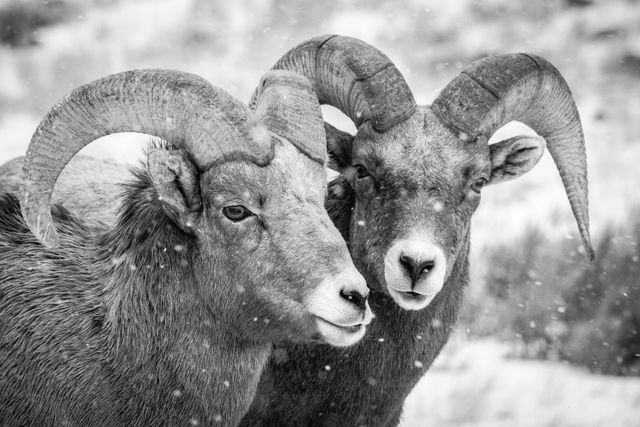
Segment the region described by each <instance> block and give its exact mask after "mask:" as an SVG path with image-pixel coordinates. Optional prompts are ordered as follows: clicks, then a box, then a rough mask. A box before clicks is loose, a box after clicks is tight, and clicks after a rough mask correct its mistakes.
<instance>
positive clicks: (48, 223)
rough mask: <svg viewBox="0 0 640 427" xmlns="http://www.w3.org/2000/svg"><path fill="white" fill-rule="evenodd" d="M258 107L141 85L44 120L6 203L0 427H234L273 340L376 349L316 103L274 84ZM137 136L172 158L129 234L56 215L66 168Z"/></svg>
mask: <svg viewBox="0 0 640 427" xmlns="http://www.w3.org/2000/svg"><path fill="white" fill-rule="evenodd" d="M257 99H258V100H257V103H256V104H255V108H254V110H253V111H250V110H249V109H248V108H247V107H246V106H244V105H243V104H241V103H240V102H238V101H237V100H235V99H234V98H232V97H231V96H230V95H228V94H227V93H226V92H224V91H222V90H221V89H218V88H216V87H213V86H211V85H210V84H209V83H208V82H206V81H205V80H203V79H201V78H199V77H197V76H194V75H191V74H188V73H181V72H175V71H159V70H143V71H131V72H125V73H121V74H116V75H113V76H109V77H106V78H104V79H101V80H97V81H95V82H93V83H90V84H88V85H85V86H82V87H80V88H78V89H76V90H74V91H73V92H72V93H71V94H70V95H68V96H67V97H65V98H64V99H63V100H62V101H61V102H60V103H59V104H58V105H56V106H55V107H54V108H53V109H52V110H51V111H50V112H49V113H48V114H47V116H46V117H45V118H44V120H43V121H42V123H41V124H40V126H39V127H38V129H37V130H36V132H35V134H34V137H33V139H32V141H31V144H30V146H29V149H28V151H27V155H26V160H25V164H24V174H25V180H24V191H23V193H22V198H21V202H20V203H18V200H17V199H16V198H15V196H13V195H11V194H4V195H2V196H0V408H2V409H1V410H0V424H1V425H109V426H116V425H126V426H133V425H141V426H142V425H144V426H148V425H187V424H189V423H190V424H192V425H197V424H200V425H212V424H215V425H227V426H231V425H236V424H237V423H238V422H239V420H240V417H241V416H242V415H243V414H244V412H245V411H246V409H247V408H248V405H249V404H250V402H251V400H252V398H253V395H254V392H255V388H256V386H257V383H258V379H259V377H260V373H261V371H262V368H263V366H264V364H265V363H266V361H267V358H268V356H269V353H270V349H271V343H272V342H277V341H282V340H288V341H298V342H304V341H317V342H325V343H329V344H333V345H349V344H353V343H354V342H356V341H357V340H358V339H360V338H361V337H362V336H363V334H364V330H365V325H366V324H367V323H368V322H369V321H370V319H371V313H370V310H369V307H368V305H367V302H366V297H367V294H368V290H367V287H366V285H365V282H364V280H363V278H362V277H361V276H360V275H359V273H358V272H357V271H356V269H355V268H354V266H353V264H352V262H351V260H350V259H349V254H348V250H347V247H346V245H345V243H344V241H343V240H342V239H341V237H340V234H339V233H338V231H337V230H336V229H335V227H334V226H333V225H332V224H331V221H330V220H329V217H328V216H327V213H326V211H325V210H324V207H323V203H324V198H325V191H326V184H325V174H324V169H323V161H324V159H325V155H326V149H325V144H324V131H323V127H322V118H321V113H320V107H319V105H318V103H317V100H316V97H315V95H314V94H313V91H312V89H311V87H310V85H309V82H308V81H307V80H306V79H304V78H303V77H301V76H297V75H295V74H293V73H289V72H282V71H277V72H270V73H268V74H267V75H266V76H265V78H264V79H263V81H262V84H261V86H260V92H259V94H258V96H257ZM124 131H136V132H142V133H147V134H151V135H155V136H158V137H160V138H162V139H163V140H165V141H168V144H160V145H156V146H155V147H154V148H153V149H151V150H150V151H149V152H148V155H147V162H146V168H145V169H144V170H143V169H140V170H137V171H136V172H135V173H134V176H133V180H132V182H131V183H130V184H128V186H127V189H126V192H125V196H124V201H123V204H122V207H121V210H120V213H119V216H118V219H117V224H116V225H115V226H114V227H113V228H107V227H106V226H99V225H93V226H89V225H87V224H86V223H85V222H84V221H82V219H78V218H75V217H73V216H72V215H70V214H69V212H68V211H67V210H66V209H64V208H62V207H60V206H54V207H53V215H52V208H51V206H50V198H51V194H52V190H53V187H54V185H55V183H56V178H57V177H58V175H59V173H60V171H61V170H62V169H63V168H64V166H65V165H66V164H67V163H68V162H69V160H70V159H71V158H72V157H73V156H74V155H75V153H76V152H78V151H79V150H80V149H81V148H82V147H84V146H85V145H87V144H88V143H90V142H91V141H93V140H95V139H97V138H99V137H101V136H104V135H107V134H110V133H114V132H124ZM20 205H21V210H22V215H21V213H20ZM23 218H24V219H23Z"/></svg>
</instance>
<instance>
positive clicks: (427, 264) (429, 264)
mask: <svg viewBox="0 0 640 427" xmlns="http://www.w3.org/2000/svg"><path fill="white" fill-rule="evenodd" d="M435 265H436V262H435V261H434V260H429V261H423V262H422V263H421V264H420V265H418V268H417V270H418V271H419V272H420V274H426V273H428V272H429V271H430V270H431V269H432V268H433V267H435Z"/></svg>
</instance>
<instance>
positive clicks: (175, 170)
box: [147, 149, 202, 233]
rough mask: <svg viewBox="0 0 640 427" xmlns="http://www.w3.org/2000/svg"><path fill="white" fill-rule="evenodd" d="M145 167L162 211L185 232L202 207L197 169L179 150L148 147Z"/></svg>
mask: <svg viewBox="0 0 640 427" xmlns="http://www.w3.org/2000/svg"><path fill="white" fill-rule="evenodd" d="M147 170H148V172H149V176H150V177H151V180H152V181H153V185H154V186H155V188H156V191H157V192H158V199H159V200H160V201H161V203H162V207H163V208H164V210H165V212H166V213H167V215H168V216H169V218H171V219H172V220H173V221H174V222H175V223H176V224H178V225H179V226H180V228H182V229H183V230H184V231H186V232H189V233H191V232H193V230H192V225H193V223H194V220H195V219H196V218H197V217H198V215H199V213H200V211H201V210H202V199H201V197H200V186H199V184H198V182H199V177H198V172H197V169H196V168H195V166H194V165H193V163H191V161H190V160H189V159H188V158H187V155H186V153H184V152H183V151H181V150H173V151H170V150H163V149H158V150H151V151H149V153H148V154H147Z"/></svg>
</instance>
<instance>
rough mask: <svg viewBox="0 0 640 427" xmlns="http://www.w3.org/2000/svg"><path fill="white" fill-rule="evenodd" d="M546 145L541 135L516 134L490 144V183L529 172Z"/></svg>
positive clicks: (496, 182)
mask: <svg viewBox="0 0 640 427" xmlns="http://www.w3.org/2000/svg"><path fill="white" fill-rule="evenodd" d="M544 146H545V143H544V139H542V138H540V137H539V136H515V137H513V138H509V139H506V140H504V141H500V142H496V143H495V144H491V145H489V152H490V157H491V178H490V179H489V184H498V183H500V182H504V181H509V180H511V179H513V178H517V177H519V176H520V175H523V174H525V173H526V172H529V171H530V170H531V168H533V167H534V166H535V165H536V163H538V160H540V158H541V157H542V153H544Z"/></svg>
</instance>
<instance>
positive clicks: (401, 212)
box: [347, 108, 491, 310]
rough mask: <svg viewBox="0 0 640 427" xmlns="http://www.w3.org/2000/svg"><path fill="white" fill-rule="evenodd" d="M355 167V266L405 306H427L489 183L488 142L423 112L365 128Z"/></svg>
mask: <svg viewBox="0 0 640 427" xmlns="http://www.w3.org/2000/svg"><path fill="white" fill-rule="evenodd" d="M351 163H352V166H353V169H352V170H351V172H350V173H347V175H350V176H349V179H350V182H351V183H352V186H353V188H354V189H355V193H356V202H355V211H354V214H353V223H352V226H351V227H352V228H351V245H352V248H351V250H352V253H353V257H354V260H355V262H356V263H359V264H361V265H358V267H359V268H362V269H363V270H362V271H369V272H371V273H373V274H375V276H376V277H377V279H378V280H377V281H378V282H379V283H380V284H382V285H383V286H384V287H385V288H386V289H385V290H386V291H387V292H389V294H390V295H391V296H392V297H393V298H394V300H395V301H396V302H397V303H398V304H399V305H400V306H401V307H402V308H405V309H408V310H418V309H421V308H423V307H425V306H427V305H428V304H429V303H430V302H431V301H432V299H433V298H434V297H435V296H436V295H437V293H438V292H439V291H440V290H441V289H442V286H443V285H444V283H445V281H446V280H447V278H448V276H449V274H450V272H451V268H452V266H453V264H454V263H455V260H456V257H457V255H458V252H459V251H460V248H461V245H462V244H464V242H465V238H466V235H467V233H468V230H469V224H470V219H471V216H472V214H473V212H474V211H475V210H476V207H477V206H478V203H479V200H480V194H479V192H480V189H481V188H482V186H483V184H484V183H486V182H487V181H488V180H489V178H490V174H491V167H490V160H489V150H488V149H487V145H486V142H484V141H481V142H469V141H465V140H463V139H460V138H458V137H456V136H454V135H453V134H451V133H450V132H449V131H448V130H447V129H446V128H444V126H442V125H441V124H440V122H439V121H438V120H437V119H436V118H435V117H434V116H433V114H432V113H431V111H430V110H429V109H428V108H422V109H420V110H419V111H418V112H416V114H414V116H413V117H412V118H411V119H409V120H407V121H405V122H403V123H401V124H400V125H398V126H396V127H394V128H392V129H390V130H389V131H387V132H386V133H384V134H380V133H377V132H375V131H373V130H371V128H370V127H369V126H368V125H367V124H365V125H364V126H362V127H361V128H360V129H359V131H358V134H357V135H356V137H355V140H354V143H353V150H352V159H351Z"/></svg>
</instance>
